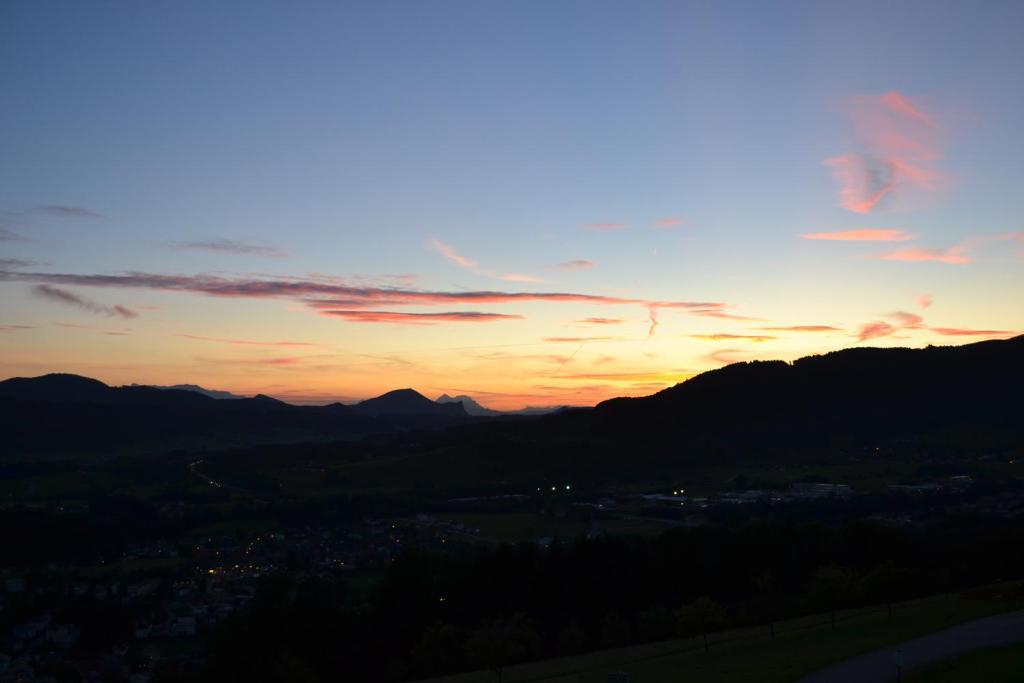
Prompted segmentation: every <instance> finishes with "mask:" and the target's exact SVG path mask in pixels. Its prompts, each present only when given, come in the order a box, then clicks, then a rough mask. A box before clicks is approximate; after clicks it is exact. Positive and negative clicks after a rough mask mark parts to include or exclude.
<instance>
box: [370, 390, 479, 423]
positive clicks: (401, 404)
mask: <svg viewBox="0 0 1024 683" xmlns="http://www.w3.org/2000/svg"><path fill="white" fill-rule="evenodd" d="M354 407H355V410H356V412H358V413H360V414H361V415H370V416H372V417H378V416H381V415H443V416H446V417H453V416H465V415H467V414H468V413H467V411H466V409H465V408H464V407H463V405H462V404H461V403H435V402H434V401H431V400H430V399H429V398H427V397H426V396H424V395H423V394H421V393H420V392H418V391H416V390H414V389H396V390H394V391H389V392H388V393H386V394H382V395H380V396H378V397H376V398H370V399H367V400H365V401H362V402H361V403H357V404H356V405H355V406H354Z"/></svg>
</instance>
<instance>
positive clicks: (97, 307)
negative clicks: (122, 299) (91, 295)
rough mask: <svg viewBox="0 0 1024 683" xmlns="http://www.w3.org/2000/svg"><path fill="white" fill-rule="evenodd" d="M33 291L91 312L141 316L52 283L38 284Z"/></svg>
mask: <svg viewBox="0 0 1024 683" xmlns="http://www.w3.org/2000/svg"><path fill="white" fill-rule="evenodd" d="M32 293H33V294H35V295H36V296H38V297H41V298H43V299H48V300H49V301H54V302H57V303H60V304H64V305H66V306H74V307H75V308H80V309H82V310H85V311H89V312H90V313H98V314H100V315H107V316H117V317H121V318H137V317H138V316H139V314H138V313H136V312H135V311H133V310H131V309H129V308H125V307H124V306H104V305H103V304H99V303H96V302H95V301H92V300H91V299H86V298H85V297H83V296H79V295H78V294H75V293H74V292H70V291H68V290H66V289H61V288H60V287H54V286H52V285H36V286H35V287H33V288H32Z"/></svg>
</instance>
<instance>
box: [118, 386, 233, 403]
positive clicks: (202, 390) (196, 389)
mask: <svg viewBox="0 0 1024 683" xmlns="http://www.w3.org/2000/svg"><path fill="white" fill-rule="evenodd" d="M129 386H132V387H148V388H150V389H176V390H178V391H191V392H193V393H196V394H203V395H204V396H209V397H210V398H215V399H218V400H226V399H239V398H246V397H245V396H240V395H239V394H233V393H231V392H230V391H220V390H218V389H207V388H206V387H201V386H199V385H198V384H172V385H170V386H158V385H155V384H131V385H129Z"/></svg>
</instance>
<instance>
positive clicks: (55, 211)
mask: <svg viewBox="0 0 1024 683" xmlns="http://www.w3.org/2000/svg"><path fill="white" fill-rule="evenodd" d="M31 212H32V213H43V214H50V215H52V216H64V217H66V218H103V215H102V214H99V213H96V212H95V211H93V210H91V209H87V208H85V207H82V206H69V205H67V204H44V205H42V206H34V207H32V209H31Z"/></svg>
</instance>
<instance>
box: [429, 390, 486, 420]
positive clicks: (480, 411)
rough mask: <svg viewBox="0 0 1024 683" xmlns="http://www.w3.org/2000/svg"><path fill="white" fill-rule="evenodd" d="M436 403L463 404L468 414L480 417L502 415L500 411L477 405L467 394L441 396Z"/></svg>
mask: <svg viewBox="0 0 1024 683" xmlns="http://www.w3.org/2000/svg"><path fill="white" fill-rule="evenodd" d="M435 403H442V404H445V403H461V404H462V407H463V408H465V410H466V412H467V413H469V414H470V415H480V416H487V417H494V416H497V415H501V414H502V412H501V411H499V410H491V409H490V408H484V407H483V406H482V405H480V404H479V403H477V402H476V401H475V400H473V399H472V398H471V397H469V396H466V395H465V394H459V395H458V396H449V395H448V394H441V395H440V396H438V397H437V400H436V401H435Z"/></svg>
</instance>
